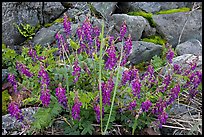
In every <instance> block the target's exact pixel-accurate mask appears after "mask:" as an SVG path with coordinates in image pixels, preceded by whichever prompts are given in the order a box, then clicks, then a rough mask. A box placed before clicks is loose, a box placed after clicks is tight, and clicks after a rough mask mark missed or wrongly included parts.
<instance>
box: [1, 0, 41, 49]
mask: <svg viewBox="0 0 204 137" xmlns="http://www.w3.org/2000/svg"><path fill="white" fill-rule="evenodd" d="M41 7H42V3H41V2H3V3H2V42H3V43H5V44H6V45H7V46H9V47H11V48H12V47H13V45H18V44H20V43H22V42H23V41H25V40H26V39H25V38H24V37H23V36H22V35H21V34H20V33H19V32H18V30H17V28H16V27H15V26H14V23H16V24H17V25H20V23H23V24H30V25H31V26H36V25H37V24H38V23H41V21H42V18H39V17H40V14H41V13H42V8H41ZM41 17H42V16H41Z"/></svg>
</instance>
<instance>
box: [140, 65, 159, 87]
mask: <svg viewBox="0 0 204 137" xmlns="http://www.w3.org/2000/svg"><path fill="white" fill-rule="evenodd" d="M145 78H146V79H147V81H146V82H148V83H146V85H147V87H149V88H151V86H152V85H155V84H157V80H156V78H155V76H154V68H153V66H152V65H149V66H148V68H147V71H146V72H145V74H144V75H143V77H142V78H141V79H142V80H144V79H145Z"/></svg>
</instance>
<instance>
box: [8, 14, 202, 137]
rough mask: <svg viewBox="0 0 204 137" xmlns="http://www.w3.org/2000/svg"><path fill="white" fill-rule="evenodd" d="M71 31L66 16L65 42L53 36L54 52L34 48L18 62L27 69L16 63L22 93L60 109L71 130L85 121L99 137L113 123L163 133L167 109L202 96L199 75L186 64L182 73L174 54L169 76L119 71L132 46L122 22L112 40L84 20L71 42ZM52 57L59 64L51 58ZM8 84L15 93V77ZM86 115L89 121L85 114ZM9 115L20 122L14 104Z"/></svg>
mask: <svg viewBox="0 0 204 137" xmlns="http://www.w3.org/2000/svg"><path fill="white" fill-rule="evenodd" d="M71 26H72V22H70V21H69V19H68V17H67V16H66V15H65V16H64V21H63V28H64V33H65V34H66V37H63V36H64V35H63V34H61V33H60V32H57V33H56V35H55V38H56V45H57V47H58V48H57V50H54V48H53V47H51V48H44V49H43V50H42V52H40V50H39V49H38V48H35V49H34V48H33V49H31V48H27V50H24V51H23V53H24V54H23V57H26V58H27V60H28V59H29V62H30V63H31V64H32V65H28V64H26V63H25V62H23V63H24V64H23V63H20V61H18V60H17V62H16V67H17V69H18V71H19V73H20V74H23V75H25V76H26V77H22V79H23V81H27V82H28V84H24V85H32V86H31V87H29V86H28V87H27V89H30V90H31V91H32V92H35V94H36V95H35V96H38V97H37V99H39V100H40V101H41V104H42V105H43V107H44V108H46V109H51V107H50V108H49V106H50V104H52V102H53V100H52V98H53V97H55V98H56V100H58V103H59V104H60V105H61V106H63V109H64V110H65V115H69V117H68V118H69V119H68V120H69V121H70V120H73V122H71V123H72V125H71V126H74V125H77V124H78V126H79V125H83V123H82V122H85V121H86V120H87V121H89V122H90V121H91V122H92V123H100V126H101V127H100V128H101V134H103V135H104V134H107V130H108V129H109V126H110V125H112V124H113V123H114V122H116V121H120V123H122V124H123V125H124V126H125V127H127V128H130V127H131V128H133V130H132V134H134V131H135V130H136V129H137V130H139V129H141V128H144V127H145V126H148V125H149V124H151V123H152V122H156V123H157V124H158V126H159V127H162V124H165V123H166V120H167V118H168V112H169V109H170V108H171V106H172V104H173V103H174V102H175V100H176V99H177V98H178V97H179V95H180V93H181V92H183V91H185V92H187V93H188V95H189V99H191V98H193V97H195V96H196V95H197V93H198V92H200V91H202V72H201V71H198V70H196V65H197V64H195V62H192V63H189V67H187V68H186V69H184V68H182V66H179V65H178V64H174V63H173V57H174V52H173V50H172V49H171V48H170V47H167V48H168V50H167V54H166V59H167V66H168V70H166V72H165V74H161V72H159V71H158V70H157V71H155V70H154V67H153V65H152V64H151V63H150V64H149V66H148V67H147V69H146V70H145V72H143V74H141V72H139V70H138V69H137V68H135V66H130V68H126V69H123V70H124V71H122V68H125V66H126V65H128V57H129V55H130V54H131V52H132V46H133V45H132V41H131V36H130V35H129V36H128V35H127V24H126V23H125V21H124V22H123V24H122V26H121V29H120V33H119V34H118V37H113V36H106V35H104V34H103V33H104V24H103V25H102V26H103V27H102V31H101V30H100V29H99V28H98V27H97V26H92V24H91V22H90V19H89V18H88V17H87V18H86V19H85V21H84V22H83V23H82V24H81V25H79V26H78V28H77V30H76V39H77V40H75V41H74V38H73V36H72V35H71V32H72V28H71ZM104 36H106V37H104ZM125 36H128V37H125ZM117 40H119V41H122V45H121V47H120V48H119V49H117V47H116V46H115V41H117ZM134 46H137V45H134ZM69 49H71V51H69ZM35 50H38V52H36V51H35ZM25 51H27V53H25ZM55 51H56V52H58V53H60V56H61V57H63V58H57V57H56V58H54V56H53V54H54V52H55ZM37 53H38V54H37ZM67 53H68V54H67ZM70 53H71V54H70ZM29 70H32V72H30V71H29ZM28 78H29V79H32V80H33V81H29V80H28ZM8 80H9V82H10V83H11V84H12V86H13V87H14V89H15V91H17V86H19V85H18V84H17V83H18V82H17V80H16V79H15V77H14V75H13V74H10V75H9V77H8ZM31 83H32V84H31ZM58 83H61V84H59V85H58ZM87 85H89V88H87ZM20 88H21V87H19V92H20V91H21V89H20ZM76 92H77V94H76ZM33 96H34V95H33ZM95 99H97V101H96V100H95ZM55 103H56V102H55ZM87 110H88V111H89V113H90V115H88V114H86V113H85V112H86V111H87ZM9 113H10V114H11V115H12V116H14V117H16V118H17V119H22V116H21V112H20V110H19V106H18V105H16V104H15V102H12V103H11V104H10V105H9ZM91 113H92V114H93V115H92V114H91ZM91 117H94V118H91ZM147 117H148V119H147ZM109 123H110V125H109ZM87 127H89V126H87ZM82 128H86V127H82ZM104 128H105V129H104Z"/></svg>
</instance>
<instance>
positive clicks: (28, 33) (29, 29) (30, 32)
mask: <svg viewBox="0 0 204 137" xmlns="http://www.w3.org/2000/svg"><path fill="white" fill-rule="evenodd" d="M14 25H15V27H16V28H17V29H18V31H19V32H20V34H21V35H23V36H24V37H26V38H28V39H32V38H33V36H34V35H35V32H36V31H37V30H38V29H39V28H40V25H39V24H38V25H36V26H35V27H34V26H31V25H30V24H25V25H24V24H22V23H21V24H20V25H21V27H19V26H18V25H17V24H15V23H14Z"/></svg>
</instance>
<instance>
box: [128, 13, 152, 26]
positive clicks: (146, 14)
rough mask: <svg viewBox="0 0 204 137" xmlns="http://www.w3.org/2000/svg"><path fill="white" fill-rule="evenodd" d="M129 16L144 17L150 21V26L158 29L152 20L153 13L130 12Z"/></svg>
mask: <svg viewBox="0 0 204 137" xmlns="http://www.w3.org/2000/svg"><path fill="white" fill-rule="evenodd" d="M127 14H128V15H132V16H142V17H144V18H145V19H147V20H148V21H149V24H150V26H151V27H156V24H155V22H154V20H153V18H152V15H153V14H152V13H150V12H148V13H147V12H144V11H134V12H128V13H127Z"/></svg>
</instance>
